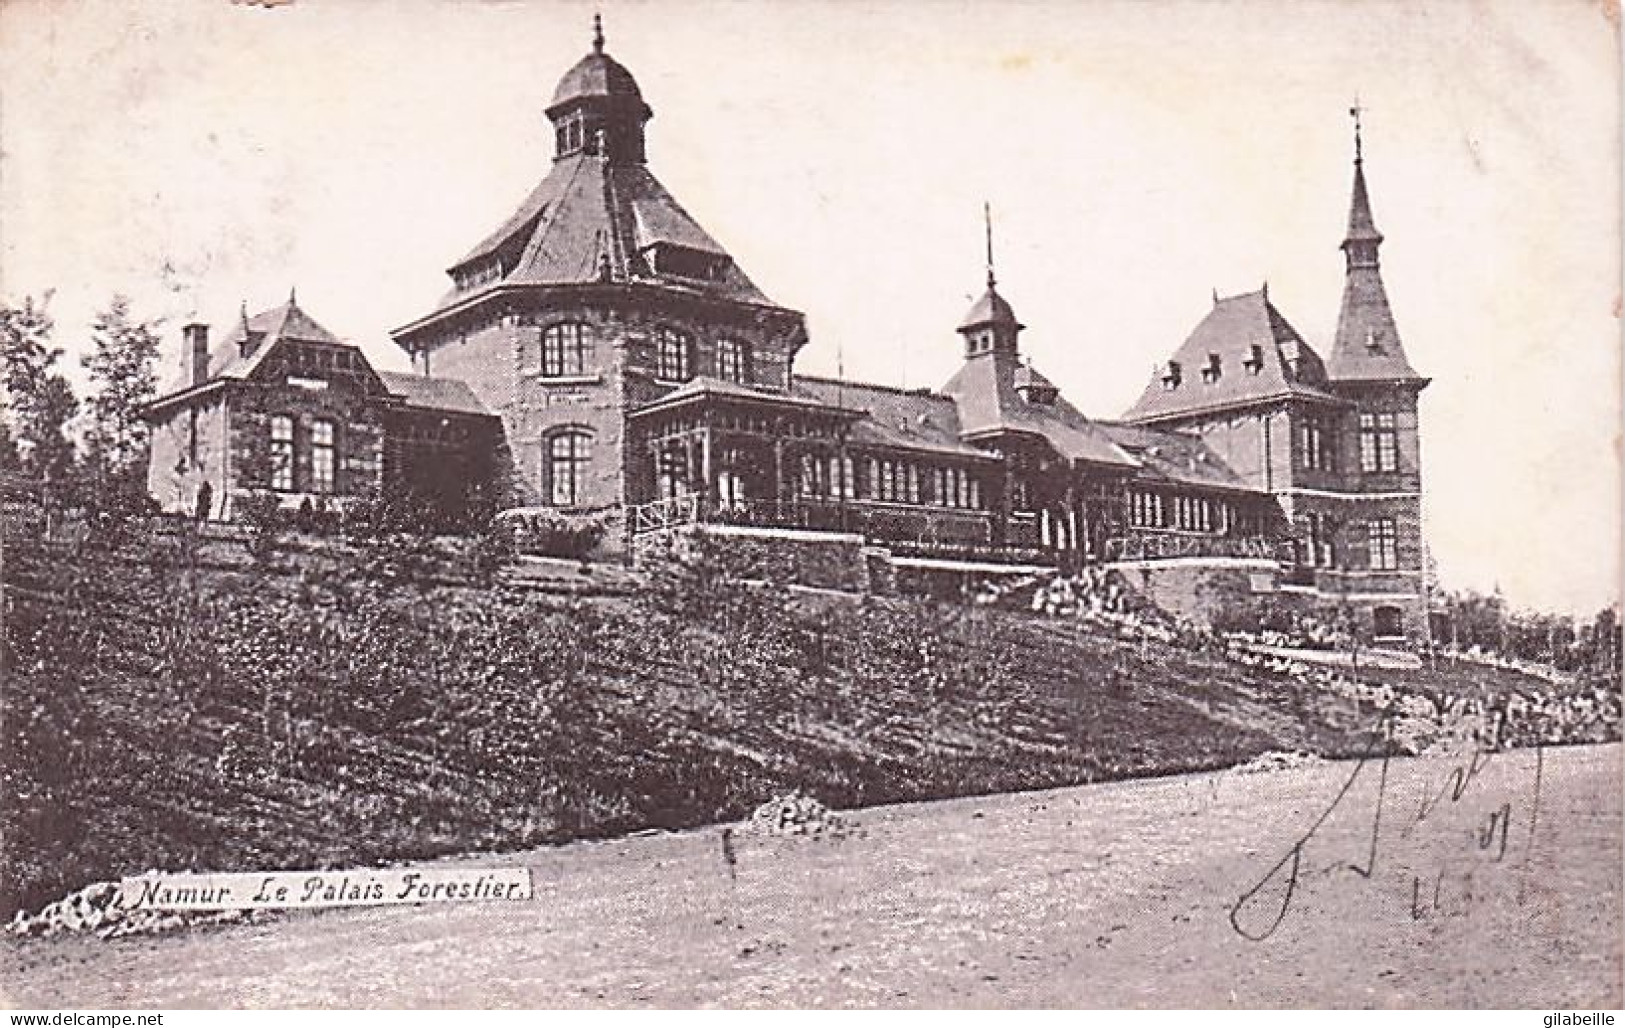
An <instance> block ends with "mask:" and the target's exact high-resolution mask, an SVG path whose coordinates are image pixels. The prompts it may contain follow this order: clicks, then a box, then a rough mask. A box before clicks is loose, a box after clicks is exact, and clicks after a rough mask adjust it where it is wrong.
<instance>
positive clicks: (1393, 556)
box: [1366, 518, 1399, 571]
mask: <svg viewBox="0 0 1625 1028" xmlns="http://www.w3.org/2000/svg"><path fill="white" fill-rule="evenodd" d="M1366 531H1367V533H1368V537H1369V540H1370V547H1371V569H1372V570H1373V571H1393V570H1394V569H1396V568H1398V567H1399V533H1398V530H1397V529H1396V528H1395V526H1394V519H1393V518H1377V519H1376V520H1374V521H1372V522H1371V523H1370V524H1369V525H1367V526H1366Z"/></svg>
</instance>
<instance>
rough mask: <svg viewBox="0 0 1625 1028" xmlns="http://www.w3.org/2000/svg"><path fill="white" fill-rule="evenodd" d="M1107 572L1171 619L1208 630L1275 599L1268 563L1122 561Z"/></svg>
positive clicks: (1274, 574) (1274, 572) (1274, 577)
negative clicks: (1221, 619)
mask: <svg viewBox="0 0 1625 1028" xmlns="http://www.w3.org/2000/svg"><path fill="white" fill-rule="evenodd" d="M1106 567H1107V568H1108V569H1110V570H1113V571H1116V572H1118V573H1119V574H1120V575H1121V576H1122V581H1123V583H1124V585H1125V586H1127V587H1128V588H1130V589H1132V590H1134V592H1135V593H1137V594H1138V595H1139V596H1140V597H1141V598H1142V599H1144V600H1147V601H1149V602H1151V603H1154V604H1156V605H1157V606H1158V607H1160V608H1161V609H1163V610H1165V611H1168V612H1169V613H1171V614H1176V615H1178V616H1180V617H1183V618H1187V619H1189V620H1191V621H1194V622H1196V623H1197V624H1201V625H1211V624H1213V622H1214V619H1215V618H1216V617H1221V616H1222V615H1223V614H1224V613H1225V612H1226V611H1233V610H1236V609H1238V608H1241V607H1250V606H1252V605H1255V604H1258V603H1260V602H1264V601H1268V600H1270V599H1272V598H1273V597H1274V594H1275V592H1276V589H1277V587H1278V584H1279V577H1280V575H1279V569H1278V567H1277V565H1276V564H1275V562H1273V561H1268V560H1241V559H1190V560H1163V561H1122V562H1119V563H1114V564H1108V565H1106Z"/></svg>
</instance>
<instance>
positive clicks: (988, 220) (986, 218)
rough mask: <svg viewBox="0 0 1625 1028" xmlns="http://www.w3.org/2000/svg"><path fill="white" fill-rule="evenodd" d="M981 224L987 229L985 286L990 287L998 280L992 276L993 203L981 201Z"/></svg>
mask: <svg viewBox="0 0 1625 1028" xmlns="http://www.w3.org/2000/svg"><path fill="white" fill-rule="evenodd" d="M982 224H983V226H984V227H985V228H986V229H987V287H988V288H989V289H992V288H993V287H994V286H995V285H996V284H998V280H997V279H996V278H994V276H993V205H992V204H990V203H988V202H987V201H986V200H983V201H982Z"/></svg>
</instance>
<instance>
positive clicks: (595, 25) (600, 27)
mask: <svg viewBox="0 0 1625 1028" xmlns="http://www.w3.org/2000/svg"><path fill="white" fill-rule="evenodd" d="M592 52H593V53H595V54H601V53H603V52H604V16H603V15H602V14H599V13H597V12H596V11H595V12H593V16H592Z"/></svg>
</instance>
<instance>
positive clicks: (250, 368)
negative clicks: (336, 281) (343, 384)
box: [154, 296, 359, 402]
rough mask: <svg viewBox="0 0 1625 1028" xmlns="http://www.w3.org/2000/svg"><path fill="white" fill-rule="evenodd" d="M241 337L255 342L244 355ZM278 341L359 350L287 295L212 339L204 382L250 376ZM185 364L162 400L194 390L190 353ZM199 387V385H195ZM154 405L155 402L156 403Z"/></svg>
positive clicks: (241, 319)
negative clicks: (293, 340) (280, 300)
mask: <svg viewBox="0 0 1625 1028" xmlns="http://www.w3.org/2000/svg"><path fill="white" fill-rule="evenodd" d="M245 336H251V337H253V338H254V340H255V344H254V348H253V349H252V350H250V351H249V354H248V356H246V357H244V356H243V354H242V341H243V339H244V337H245ZM281 339H299V340H304V341H305V342H311V343H326V344H328V345H331V346H347V347H350V348H351V349H357V350H358V349H359V348H357V347H356V346H355V345H354V344H352V343H346V342H344V341H343V340H341V339H339V337H338V336H335V335H334V334H333V333H332V332H329V331H328V330H327V329H326V328H324V327H323V326H322V325H321V324H319V323H318V322H317V321H316V319H315V318H312V317H311V316H310V315H309V314H306V313H305V312H304V311H303V310H301V309H300V307H299V305H298V303H297V302H296V301H295V299H294V298H293V297H292V296H290V297H288V302H287V303H285V304H283V305H282V306H280V307H273V308H271V309H270V310H268V311H261V312H260V313H258V314H256V315H254V316H253V317H251V318H246V319H245V318H239V319H238V320H237V322H236V323H235V324H233V325H232V326H231V329H230V330H229V331H228V332H226V334H225V335H224V336H222V337H221V338H219V339H217V340H215V342H214V344H213V346H212V347H211V348H210V350H209V367H208V373H209V377H208V379H207V381H209V382H213V381H216V380H218V379H244V378H247V377H248V376H249V375H251V374H253V372H254V369H255V368H257V367H259V365H260V362H261V361H263V360H264V359H265V355H266V354H267V353H269V352H270V350H271V347H272V346H273V345H274V344H275V343H276V342H277V341H278V340H281ZM184 356H185V360H186V362H187V364H186V368H185V370H183V371H182V372H181V373H180V374H179V375H177V376H176V377H175V378H174V379H173V380H172V381H171V382H170V384H169V388H167V389H166V390H165V391H164V392H163V394H162V395H160V396H159V397H158V398H157V399H158V400H162V399H165V398H167V397H169V396H172V395H174V394H176V393H182V392H185V391H187V390H189V389H192V388H194V385H193V382H192V372H191V363H190V362H191V354H190V353H188V354H185V355H184ZM199 384H202V383H199ZM154 402H157V401H156V400H155V401H154Z"/></svg>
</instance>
